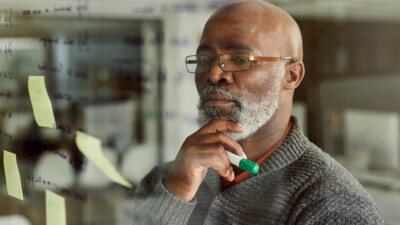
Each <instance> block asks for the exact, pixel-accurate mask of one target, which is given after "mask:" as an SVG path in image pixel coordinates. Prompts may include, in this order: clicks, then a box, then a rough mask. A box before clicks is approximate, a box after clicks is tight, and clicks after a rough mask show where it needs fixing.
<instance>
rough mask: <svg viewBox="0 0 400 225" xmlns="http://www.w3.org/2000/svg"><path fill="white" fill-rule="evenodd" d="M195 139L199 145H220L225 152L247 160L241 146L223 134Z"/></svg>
mask: <svg viewBox="0 0 400 225" xmlns="http://www.w3.org/2000/svg"><path fill="white" fill-rule="evenodd" d="M196 138H197V140H196V142H197V143H199V144H200V143H201V144H220V145H222V146H223V148H224V149H225V150H228V151H230V152H232V153H234V154H236V155H238V156H241V157H243V158H246V159H247V156H246V154H245V153H244V151H243V148H242V146H240V144H239V143H237V142H236V141H235V140H233V139H232V138H231V137H230V136H229V135H227V134H225V133H216V134H205V135H201V136H197V137H196Z"/></svg>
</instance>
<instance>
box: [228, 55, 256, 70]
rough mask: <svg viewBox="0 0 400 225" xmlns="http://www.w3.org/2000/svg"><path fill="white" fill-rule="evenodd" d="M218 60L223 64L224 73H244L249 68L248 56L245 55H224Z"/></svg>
mask: <svg viewBox="0 0 400 225" xmlns="http://www.w3.org/2000/svg"><path fill="white" fill-rule="evenodd" d="M220 59H221V60H222V61H223V62H224V64H225V67H224V70H225V71H232V72H233V71H244V70H248V69H250V68H251V61H250V55H249V54H247V53H231V54H226V55H222V56H221V58H220Z"/></svg>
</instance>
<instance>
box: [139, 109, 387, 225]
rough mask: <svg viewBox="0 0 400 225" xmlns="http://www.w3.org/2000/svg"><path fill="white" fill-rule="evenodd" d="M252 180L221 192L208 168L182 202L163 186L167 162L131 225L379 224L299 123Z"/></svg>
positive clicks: (369, 203)
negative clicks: (188, 198)
mask: <svg viewBox="0 0 400 225" xmlns="http://www.w3.org/2000/svg"><path fill="white" fill-rule="evenodd" d="M291 120H292V122H293V127H292V129H291V131H290V132H289V134H288V136H287V137H286V139H285V140H284V141H283V142H282V144H281V145H280V146H279V148H278V149H277V150H276V151H275V152H274V153H273V154H272V155H271V156H270V157H269V158H268V159H267V160H265V161H264V162H263V163H262V164H261V166H260V171H259V172H258V173H257V174H255V175H253V174H252V175H249V176H248V177H247V178H246V179H245V180H243V181H242V182H240V183H238V184H236V185H234V186H232V187H230V188H228V189H226V190H222V182H221V177H220V176H219V175H218V173H217V172H216V171H214V170H212V169H209V170H208V172H207V175H206V178H205V180H204V182H203V183H202V184H201V186H200V188H199V190H198V192H197V193H196V196H195V198H194V199H193V200H192V201H191V202H185V201H183V200H180V199H178V198H176V197H174V196H173V195H171V194H169V193H168V191H167V190H166V189H165V187H164V185H163V180H164V178H165V177H166V175H167V173H168V169H169V166H170V165H171V163H167V164H163V165H160V166H158V167H156V168H154V169H153V170H152V171H151V172H150V173H149V174H148V175H147V176H146V177H145V178H144V179H143V181H142V183H141V185H140V187H139V188H138V190H137V192H136V194H135V196H134V200H133V202H134V206H133V211H134V217H133V220H134V224H173V225H179V224H190V225H192V224H207V225H208V224H213V225H215V224H217V225H218V224H221V225H222V224H224V225H225V224H247V225H248V224H269V225H273V224H335V225H336V224H346V225H347V224H363V225H365V224H373V225H378V224H383V220H382V218H381V216H380V213H379V211H378V208H377V206H376V204H375V202H374V201H373V199H372V198H371V197H370V195H369V194H368V193H367V192H366V191H365V190H364V188H363V187H362V186H361V185H360V183H359V182H358V181H357V180H356V179H355V178H354V177H353V176H352V175H351V174H350V173H349V172H348V171H346V169H344V168H343V167H342V166H341V165H340V164H338V163H337V162H336V161H335V160H334V159H333V158H331V157H330V156H329V155H327V154H326V153H324V152H322V151H321V150H320V149H319V148H318V147H317V146H315V145H314V144H312V143H311V142H310V141H309V140H308V139H307V137H305V135H304V134H303V132H302V131H301V128H300V123H299V121H298V120H297V119H296V118H295V117H292V118H291Z"/></svg>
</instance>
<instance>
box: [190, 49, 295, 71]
mask: <svg viewBox="0 0 400 225" xmlns="http://www.w3.org/2000/svg"><path fill="white" fill-rule="evenodd" d="M235 53H236V54H247V55H249V60H250V67H249V68H248V69H246V70H237V71H231V70H225V69H224V68H223V67H222V65H223V64H224V62H223V61H222V60H221V59H220V57H221V56H223V55H231V54H235ZM200 55H201V54H197V55H188V56H186V58H185V65H186V70H187V71H188V72H189V73H207V72H210V69H211V67H212V66H213V65H214V62H215V60H217V59H218V60H219V63H218V64H219V67H220V68H221V69H222V70H223V71H224V72H243V71H247V70H250V69H251V68H252V66H253V63H252V62H258V61H281V60H290V62H295V60H294V58H293V57H291V56H277V57H272V56H253V55H250V54H249V53H241V52H234V53H224V54H220V55H217V57H215V58H211V57H210V59H211V61H210V64H209V65H208V70H207V71H204V72H191V71H189V68H188V64H189V61H194V60H188V58H189V57H193V56H196V57H197V56H200ZM205 56H207V55H205Z"/></svg>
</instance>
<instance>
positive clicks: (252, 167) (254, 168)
mask: <svg viewBox="0 0 400 225" xmlns="http://www.w3.org/2000/svg"><path fill="white" fill-rule="evenodd" d="M239 168H240V169H242V170H246V171H249V172H250V173H252V174H256V173H258V170H259V169H260V168H259V167H258V165H257V163H255V162H252V161H250V160H248V159H242V160H240V162H239Z"/></svg>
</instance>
